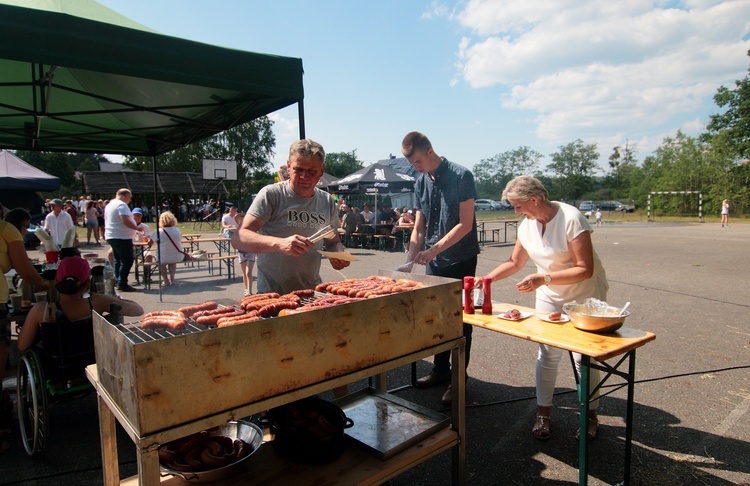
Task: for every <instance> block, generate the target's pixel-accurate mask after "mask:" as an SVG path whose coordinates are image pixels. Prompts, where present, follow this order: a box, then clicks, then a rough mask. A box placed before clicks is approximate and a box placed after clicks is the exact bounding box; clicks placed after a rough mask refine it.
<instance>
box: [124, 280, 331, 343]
mask: <svg viewBox="0 0 750 486" xmlns="http://www.w3.org/2000/svg"><path fill="white" fill-rule="evenodd" d="M326 295H330V294H326V293H321V292H315V296H314V297H306V298H303V299H302V302H301V304H302V305H305V304H309V303H311V302H314V301H315V300H316V299H318V298H320V297H323V296H326ZM219 307H229V306H219ZM232 307H234V308H235V309H237V307H236V306H232ZM237 310H239V309H237ZM263 319H272V318H271V317H264V318H263ZM116 327H117V329H119V330H120V332H122V333H123V334H124V335H125V337H126V338H128V340H129V341H130V342H131V343H133V344H139V343H146V342H150V341H158V340H159V339H166V338H171V337H177V336H184V335H186V334H193V333H195V332H204V331H210V330H211V329H216V327H215V326H212V327H207V326H201V325H200V324H198V323H196V322H195V321H194V320H193V319H192V318H188V325H187V327H186V328H185V329H183V330H182V331H175V330H172V329H143V328H142V327H141V322H140V321H134V322H125V323H122V324H117V325H116Z"/></svg>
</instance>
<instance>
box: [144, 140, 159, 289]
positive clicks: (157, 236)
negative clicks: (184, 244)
mask: <svg viewBox="0 0 750 486" xmlns="http://www.w3.org/2000/svg"><path fill="white" fill-rule="evenodd" d="M151 168H152V170H153V171H154V209H155V210H156V214H155V215H154V216H155V217H156V269H157V270H158V271H159V302H163V301H162V295H161V288H162V287H161V251H160V250H159V248H160V247H161V236H159V204H158V203H157V201H156V196H157V190H156V187H157V186H156V155H152V156H151ZM153 240H154V239H153V238H151V241H153ZM143 273H144V277H143V278H146V277H145V273H146V269H145V268H144V269H143Z"/></svg>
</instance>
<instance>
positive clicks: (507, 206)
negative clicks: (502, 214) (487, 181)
mask: <svg viewBox="0 0 750 486" xmlns="http://www.w3.org/2000/svg"><path fill="white" fill-rule="evenodd" d="M492 202H494V203H495V205H496V206H497V209H498V210H500V211H512V210H513V205H512V204H511V203H509V202H507V201H492Z"/></svg>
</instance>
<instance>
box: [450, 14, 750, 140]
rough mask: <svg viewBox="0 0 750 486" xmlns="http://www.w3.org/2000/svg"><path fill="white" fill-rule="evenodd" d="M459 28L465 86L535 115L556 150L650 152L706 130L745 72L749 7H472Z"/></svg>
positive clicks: (539, 129)
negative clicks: (725, 91)
mask: <svg viewBox="0 0 750 486" xmlns="http://www.w3.org/2000/svg"><path fill="white" fill-rule="evenodd" d="M451 18H453V19H454V20H455V21H457V22H459V23H460V25H461V26H462V27H463V28H465V29H467V31H468V32H470V34H469V35H466V36H465V37H464V39H463V40H462V41H461V43H460V45H459V46H458V62H457V68H458V70H459V76H460V78H461V79H462V80H463V81H464V82H466V83H467V84H469V85H470V86H471V87H473V88H477V89H479V88H484V89H487V88H492V87H495V89H498V88H501V89H503V90H506V91H505V92H504V94H503V95H502V105H503V106H504V107H505V108H508V109H514V110H531V111H533V112H535V113H536V117H535V122H536V125H537V128H536V134H537V136H538V137H539V138H540V139H542V140H544V141H547V142H552V143H567V142H569V141H570V140H573V139H576V138H582V139H601V140H606V141H607V142H608V143H609V142H611V141H612V140H613V139H614V138H616V135H613V134H622V136H623V137H627V136H629V137H631V138H637V139H641V140H643V141H644V142H645V143H644V145H649V146H650V145H651V140H652V138H653V137H654V134H655V133H658V134H659V137H661V138H663V135H662V134H663V133H666V132H669V131H670V127H674V129H673V130H672V132H674V131H676V129H677V128H681V127H685V128H687V127H690V128H691V129H694V128H698V127H699V126H700V125H701V124H702V123H705V121H706V120H703V121H701V120H700V119H699V117H700V116H704V117H705V116H706V113H707V112H709V110H711V108H712V106H713V100H712V96H713V95H714V94H715V93H716V89H717V88H718V87H719V86H720V85H722V84H725V85H726V84H731V83H733V81H734V80H736V79H739V78H742V77H744V76H745V74H746V73H747V56H746V53H747V52H748V49H749V48H750V40H748V35H749V34H750V23H749V22H748V19H749V18H750V2H748V1H747V0H736V1H724V2H719V1H708V0H692V1H682V2H674V1H672V2H663V1H658V2H652V1H645V0H621V1H620V0H618V1H615V2H612V1H583V2H582V1H578V0H568V1H564V2H561V1H558V0H531V1H529V0H522V1H517V0H469V1H468V2H467V3H466V4H465V8H464V9H463V10H462V11H460V12H458V13H456V14H453V15H452V17H451ZM687 120H690V121H687ZM691 131H692V130H691ZM667 135H674V133H667ZM661 138H660V140H659V141H661ZM623 143H624V141H623ZM657 146H658V143H657ZM641 148H643V147H641ZM600 150H601V147H600ZM641 153H643V152H641Z"/></svg>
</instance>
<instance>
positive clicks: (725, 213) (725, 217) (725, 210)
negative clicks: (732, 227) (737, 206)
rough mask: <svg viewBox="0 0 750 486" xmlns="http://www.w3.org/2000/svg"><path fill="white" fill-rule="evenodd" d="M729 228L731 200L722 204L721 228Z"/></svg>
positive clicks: (726, 200)
mask: <svg viewBox="0 0 750 486" xmlns="http://www.w3.org/2000/svg"><path fill="white" fill-rule="evenodd" d="M724 225H727V226H729V199H724V201H723V202H722V203H721V227H722V228H723V227H724Z"/></svg>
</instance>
